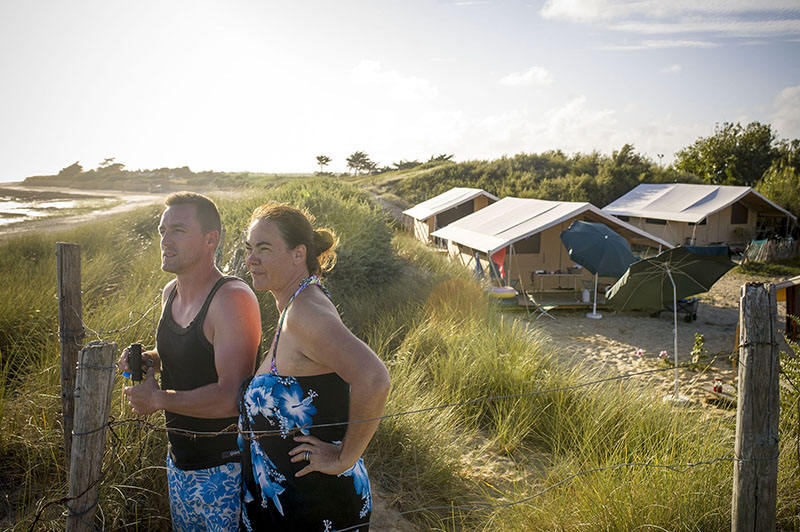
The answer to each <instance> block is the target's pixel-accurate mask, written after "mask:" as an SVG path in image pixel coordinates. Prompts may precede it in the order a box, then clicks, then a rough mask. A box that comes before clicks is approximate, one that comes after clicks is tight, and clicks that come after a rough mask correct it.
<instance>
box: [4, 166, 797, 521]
mask: <svg viewBox="0 0 800 532" xmlns="http://www.w3.org/2000/svg"><path fill="white" fill-rule="evenodd" d="M266 199H280V200H285V201H290V202H292V203H294V204H296V205H300V206H303V207H306V208H308V209H309V210H310V211H311V212H312V213H313V214H314V215H315V216H316V217H317V218H318V220H319V221H320V223H321V224H322V225H328V226H330V227H332V228H334V229H335V230H336V231H337V233H338V234H339V235H340V237H341V241H342V244H341V254H340V261H339V264H338V265H337V267H336V269H335V270H334V272H333V273H332V275H331V276H330V278H329V280H328V284H329V286H330V288H331V291H332V292H333V298H334V301H335V302H336V304H337V306H338V307H339V309H340V311H341V313H342V316H343V319H344V320H345V322H346V323H347V324H348V325H349V326H351V327H352V328H353V329H354V330H355V331H356V332H357V333H358V334H359V336H361V337H362V338H363V339H364V340H365V341H366V342H367V343H369V345H371V346H372V347H373V349H374V350H375V351H376V352H377V353H378V354H379V356H381V358H382V359H383V360H384V361H385V362H386V364H387V366H388V367H389V368H390V371H391V374H392V381H393V385H392V391H391V395H390V399H389V403H388V406H387V412H386V413H387V415H389V416H390V417H388V418H387V419H385V420H384V421H382V423H381V425H380V428H379V430H378V433H377V435H376V437H375V439H374V441H373V442H372V444H371V445H370V447H369V449H368V451H367V456H366V460H367V462H368V467H369V469H370V474H371V477H372V478H373V480H374V482H375V484H376V486H377V487H379V488H380V490H381V492H382V493H384V495H385V497H386V498H387V499H388V500H389V501H390V502H392V504H393V505H394V506H395V507H396V508H397V509H399V510H400V511H404V512H408V513H407V518H408V519H411V520H413V521H414V522H416V523H417V524H418V525H419V528H420V530H435V531H456V530H483V531H489V530H492V531H494V530H500V531H509V532H512V531H513V532H517V531H519V532H521V531H528V530H587V529H591V530H643V529H655V530H724V529H727V528H729V526H730V525H729V522H730V500H731V484H732V467H731V463H730V462H729V461H714V460H715V459H717V458H725V457H730V456H731V453H732V450H733V419H732V416H731V415H730V413H717V412H712V411H708V410H705V409H694V408H689V409H683V410H675V409H672V408H670V407H669V406H666V405H663V404H662V403H661V401H660V400H654V399H653V398H652V397H651V396H649V395H647V394H646V393H645V391H643V390H641V389H640V388H639V387H638V385H637V383H636V382H634V381H627V380H622V381H610V382H606V383H601V384H596V385H593V386H591V387H586V388H573V387H572V386H574V385H577V384H579V383H584V382H587V381H590V380H592V379H594V378H596V377H597V375H595V374H593V373H592V372H591V371H590V370H588V369H586V368H583V369H575V368H571V369H565V368H563V367H560V366H559V365H558V363H557V362H556V361H557V357H555V356H554V351H553V350H554V349H557V346H552V345H550V344H549V343H548V342H547V339H546V338H543V337H542V336H541V334H540V333H539V332H537V331H536V330H535V329H529V328H528V327H527V326H526V325H525V324H519V323H517V322H516V321H515V320H513V319H511V318H509V317H508V316H506V315H503V314H501V313H499V312H498V311H497V309H495V308H494V307H493V306H492V305H490V304H489V302H488V301H486V300H485V298H484V297H483V294H482V291H481V289H480V287H478V286H477V285H476V284H474V282H473V281H472V280H471V279H470V278H469V276H468V274H467V273H466V272H465V271H464V270H462V269H461V268H459V267H457V266H456V265H454V264H453V263H451V262H450V261H448V260H446V259H444V258H442V257H440V256H437V255H435V254H432V253H430V252H429V251H428V250H427V249H426V248H424V247H423V246H421V245H420V244H419V243H417V242H415V241H412V240H410V239H409V238H407V237H406V236H405V235H394V232H393V229H392V228H391V226H390V224H389V222H388V221H387V219H386V217H385V215H384V214H383V213H382V212H381V211H380V210H378V209H377V208H376V207H375V206H374V204H373V203H372V202H371V201H370V200H369V198H368V197H367V196H366V194H364V193H362V192H360V191H359V190H358V189H357V188H354V187H350V186H347V185H342V184H341V183H337V182H334V181H333V180H330V179H312V180H302V181H296V182H291V183H288V184H285V185H282V186H280V187H278V188H275V189H270V190H262V191H258V192H255V191H254V192H253V193H252V195H250V196H248V197H246V199H237V200H235V201H234V200H227V199H224V198H222V197H220V199H219V204H220V208H221V212H222V215H223V223H224V225H225V226H226V227H227V228H228V230H227V238H226V241H225V243H224V250H223V251H224V253H223V256H224V259H223V264H225V263H227V262H228V260H229V259H230V257H231V256H232V255H233V253H234V251H235V248H236V247H237V246H238V245H239V243H240V238H239V235H241V234H242V231H243V230H244V228H245V225H246V222H247V219H248V218H249V213H250V212H251V211H252V209H253V208H254V207H255V206H256V205H258V204H260V203H262V202H263V201H265V200H266ZM159 210H160V209H159V208H157V207H153V208H152V209H146V210H142V211H140V212H137V213H135V214H130V215H126V216H123V217H120V218H117V219H115V220H114V222H113V223H108V222H104V223H102V224H97V225H95V226H85V227H81V228H80V229H76V230H75V231H73V232H71V233H60V234H59V237H58V238H59V240H67V241H75V242H79V243H80V244H81V245H82V251H83V291H84V292H83V301H84V309H85V310H84V321H85V322H86V324H87V326H88V327H90V328H91V331H88V336H87V340H88V339H94V338H95V336H94V332H92V331H96V332H97V334H98V336H100V337H102V338H103V339H106V340H114V341H117V342H118V343H119V344H120V345H126V344H128V343H130V342H132V341H141V342H143V343H145V344H152V343H153V334H154V323H155V322H154V320H155V319H156V318H157V313H158V307H157V305H156V306H155V307H154V306H153V304H154V302H156V300H157V297H158V293H159V289H160V287H161V286H162V285H163V283H164V282H165V281H166V280H167V279H168V278H169V276H168V275H167V274H164V273H163V272H161V271H160V270H159V268H158V264H159V260H158V244H157V241H158V239H157V233H156V225H157V219H158V214H159ZM0 250H2V252H0V371H2V378H3V382H4V383H5V386H4V387H2V389H0V490H2V493H0V495H2V496H3V499H4V500H5V504H4V505H2V504H0V526H2V527H3V528H9V529H10V530H15V531H21V530H28V529H29V528H30V527H31V525H32V524H33V521H34V519H35V518H36V517H37V512H38V511H39V510H41V509H43V508H44V510H43V512H42V514H41V515H40V519H39V521H38V522H37V523H36V526H35V527H34V529H35V530H62V529H63V526H64V524H63V523H64V517H63V515H62V512H63V510H64V507H63V505H61V504H53V505H50V506H48V507H45V504H46V503H47V502H48V501H57V500H58V499H60V498H61V497H63V496H64V494H65V493H66V491H67V487H66V485H65V481H64V469H63V465H62V463H63V452H62V450H61V442H62V434H61V431H60V412H59V411H60V395H59V393H60V392H59V384H58V383H59V374H58V372H59V362H58V338H57V335H56V327H57V325H56V324H57V319H56V300H55V298H54V294H55V257H54V250H55V239H54V238H52V237H48V236H47V235H36V236H28V237H23V238H17V239H14V240H11V241H8V242H7V243H4V244H0ZM259 297H260V300H261V302H262V317H263V327H264V335H265V337H266V338H268V337H270V336H271V333H272V330H273V327H274V323H275V321H276V318H277V316H276V313H275V310H274V304H273V302H272V300H271V299H272V298H271V296H269V295H268V294H259ZM154 312H155V313H154ZM119 329H122V330H121V331H119V332H103V331H117V330H119ZM120 381H121V379H120V380H119V381H118V382H117V384H116V389H115V392H114V393H115V395H114V399H113V401H112V415H113V416H114V418H115V419H117V420H123V419H128V418H130V417H132V416H131V414H130V412H129V411H128V410H127V409H126V408H125V406H124V403H123V401H122V399H121V393H120V392H121V386H122V383H121V382H120ZM441 405H455V406H448V407H445V408H442V407H441ZM787 419H788V417H787ZM149 421H151V422H152V423H154V424H155V425H159V426H160V425H162V424H163V416H160V415H154V416H150V418H149ZM787 426H791V425H787ZM165 441H166V438H165V435H164V434H163V433H161V432H157V431H149V430H146V429H143V428H137V427H134V426H123V425H117V426H116V427H115V428H114V435H109V437H108V445H107V454H106V458H105V466H106V467H107V468H108V474H107V476H106V478H105V479H104V481H103V483H102V485H101V490H100V491H101V499H100V510H101V511H100V512H98V522H97V525H98V527H100V528H104V529H106V530H112V529H118V528H124V529H126V530H168V529H169V510H168V507H167V498H166V496H165V494H166V479H165V475H164V471H163V468H162V465H163V460H164V455H165V452H166V445H165ZM783 446H784V447H783V449H782V454H781V457H782V458H781V463H780V471H781V479H782V480H781V484H780V490H781V493H780V495H779V497H780V500H779V504H780V505H781V519H782V520H781V526H782V529H783V530H792V529H796V528H792V527H797V526H800V524H799V523H798V518H797V515H798V503H797V501H798V497H797V494H798V493H800V491H798V489H797V478H798V477H799V476H800V471H798V468H797V464H796V461H795V458H794V456H795V453H796V452H797V450H796V442H795V441H794V440H793V439H790V438H788V437H786V438H784V443H783ZM699 462H711V463H709V464H704V465H697V466H696V467H685V468H677V469H666V468H662V467H658V468H656V467H644V466H643V465H641V464H652V465H676V464H696V463H699ZM623 464H638V465H623ZM609 466H619V467H613V468H609ZM584 471H588V472H587V473H585V474H582V475H581V476H579V477H577V478H574V479H571V480H570V478H571V476H572V475H573V474H575V473H579V472H584ZM562 481H564V483H563V484H559V483H560V482H562ZM548 488H551V489H549V490H548ZM545 490H547V491H545ZM518 501H526V502H523V503H519V504H513V503H516V502H518ZM424 508H428V509H425V510H421V509H424ZM376 517H379V516H376Z"/></svg>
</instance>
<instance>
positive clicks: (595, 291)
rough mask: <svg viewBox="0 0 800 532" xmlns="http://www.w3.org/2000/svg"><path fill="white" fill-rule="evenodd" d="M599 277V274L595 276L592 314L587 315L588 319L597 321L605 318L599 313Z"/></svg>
mask: <svg viewBox="0 0 800 532" xmlns="http://www.w3.org/2000/svg"><path fill="white" fill-rule="evenodd" d="M599 276H600V274H599V273H595V274H594V304H593V305H592V313H591V314H587V315H586V317H587V318H594V319H596V320H597V319H600V318H602V317H603V315H602V314H598V313H597V278H598V277H599Z"/></svg>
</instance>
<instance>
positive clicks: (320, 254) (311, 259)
mask: <svg viewBox="0 0 800 532" xmlns="http://www.w3.org/2000/svg"><path fill="white" fill-rule="evenodd" d="M259 220H269V221H270V222H272V223H274V224H275V225H276V226H277V227H278V231H279V232H280V234H281V237H283V240H284V242H286V245H287V246H288V248H289V249H294V248H296V247H297V246H299V245H300V244H303V245H305V246H306V266H307V267H308V273H309V274H310V275H315V274H316V275H319V274H323V273H326V272H329V271H331V270H332V269H333V267H334V266H335V265H336V246H337V245H338V244H339V238H338V237H337V236H336V234H335V233H334V232H333V231H332V230H330V229H324V228H323V229H314V228H313V227H312V225H311V224H313V223H314V222H315V220H314V216H313V215H311V214H310V213H308V212H305V211H301V210H300V209H297V208H295V207H292V206H291V205H287V204H285V203H277V202H270V203H265V204H264V205H261V206H260V207H256V210H254V211H253V215H252V216H251V217H250V225H252V224H253V223H254V222H257V221H259Z"/></svg>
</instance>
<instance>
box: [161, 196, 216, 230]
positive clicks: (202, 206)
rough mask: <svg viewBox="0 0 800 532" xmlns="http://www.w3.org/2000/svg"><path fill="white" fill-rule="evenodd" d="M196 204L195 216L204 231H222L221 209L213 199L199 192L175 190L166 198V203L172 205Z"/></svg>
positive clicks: (168, 205)
mask: <svg viewBox="0 0 800 532" xmlns="http://www.w3.org/2000/svg"><path fill="white" fill-rule="evenodd" d="M185 204H188V205H194V209H195V213H196V215H195V217H196V218H197V221H198V222H200V228H201V229H202V230H203V233H210V232H211V231H216V232H218V233H219V232H221V230H222V223H221V222H220V220H219V211H218V210H217V206H216V204H215V203H214V202H213V201H211V199H209V198H207V197H206V196H203V195H202V194H198V193H197V192H175V193H174V194H170V195H169V196H167V198H166V199H165V200H164V205H166V206H167V207H171V206H172V205H185Z"/></svg>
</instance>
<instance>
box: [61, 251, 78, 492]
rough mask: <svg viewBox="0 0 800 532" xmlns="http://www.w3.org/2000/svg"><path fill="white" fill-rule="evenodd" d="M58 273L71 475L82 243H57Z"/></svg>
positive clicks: (64, 411) (66, 444)
mask: <svg viewBox="0 0 800 532" xmlns="http://www.w3.org/2000/svg"><path fill="white" fill-rule="evenodd" d="M56 261H57V273H58V275H57V277H58V335H59V338H60V339H61V412H62V418H63V426H64V455H65V456H66V470H67V478H69V464H70V453H71V451H72V427H73V420H74V404H75V402H74V400H73V396H72V393H73V391H74V390H75V364H77V363H78V351H80V348H81V346H80V344H81V341H82V339H83V323H82V321H83V318H82V316H83V314H82V312H83V309H82V306H81V247H80V246H79V245H78V244H71V243H67V242H57V243H56Z"/></svg>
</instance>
